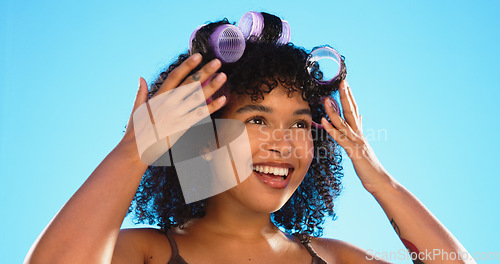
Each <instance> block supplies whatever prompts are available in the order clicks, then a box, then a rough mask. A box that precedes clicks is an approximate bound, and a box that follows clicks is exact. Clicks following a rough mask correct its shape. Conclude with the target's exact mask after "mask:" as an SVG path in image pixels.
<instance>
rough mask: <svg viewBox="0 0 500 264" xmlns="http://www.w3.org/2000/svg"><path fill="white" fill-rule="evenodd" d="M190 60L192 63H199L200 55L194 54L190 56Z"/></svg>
mask: <svg viewBox="0 0 500 264" xmlns="http://www.w3.org/2000/svg"><path fill="white" fill-rule="evenodd" d="M191 60H193V61H194V62H199V61H201V54H200V53H195V54H193V55H192V56H191Z"/></svg>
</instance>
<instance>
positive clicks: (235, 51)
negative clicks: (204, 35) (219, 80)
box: [210, 24, 246, 63]
mask: <svg viewBox="0 0 500 264" xmlns="http://www.w3.org/2000/svg"><path fill="white" fill-rule="evenodd" d="M210 45H211V46H212V48H213V49H214V53H215V56H217V58H219V59H220V60H221V61H222V62H224V63H233V62H236V61H238V60H239V59H240V58H241V56H243V52H244V51H245V47H246V43H245V37H244V36H243V33H242V32H241V30H240V29H239V28H238V27H237V26H234V25H231V24H225V25H220V26H219V27H217V29H216V30H215V31H214V33H212V35H210Z"/></svg>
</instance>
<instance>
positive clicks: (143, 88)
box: [132, 77, 149, 113]
mask: <svg viewBox="0 0 500 264" xmlns="http://www.w3.org/2000/svg"><path fill="white" fill-rule="evenodd" d="M148 94H149V90H148V83H147V82H146V80H144V78H142V77H139V89H138V90H137V96H136V97H135V103H134V109H133V110H132V113H134V112H135V109H137V108H138V107H139V106H141V105H142V104H143V103H145V102H147V101H148Z"/></svg>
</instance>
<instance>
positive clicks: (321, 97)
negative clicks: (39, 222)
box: [26, 13, 474, 263]
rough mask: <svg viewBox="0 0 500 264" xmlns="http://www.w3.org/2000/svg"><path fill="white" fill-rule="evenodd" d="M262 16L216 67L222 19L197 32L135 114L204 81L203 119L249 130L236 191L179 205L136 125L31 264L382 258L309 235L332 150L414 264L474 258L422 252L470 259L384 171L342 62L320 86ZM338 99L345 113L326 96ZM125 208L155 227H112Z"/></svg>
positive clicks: (330, 195) (332, 179) (327, 209)
mask: <svg viewBox="0 0 500 264" xmlns="http://www.w3.org/2000/svg"><path fill="white" fill-rule="evenodd" d="M261 15H262V17H263V18H264V21H265V25H264V29H263V30H262V33H261V34H259V35H257V36H253V37H250V38H248V39H247V40H246V48H245V50H244V54H243V55H242V57H241V58H239V59H238V60H237V61H235V62H231V63H222V62H221V61H220V60H219V59H217V58H216V54H215V53H214V51H213V47H211V44H210V43H209V39H210V36H211V35H212V34H213V32H214V31H215V30H216V29H217V28H219V26H221V25H224V24H228V22H227V21H226V20H223V21H219V22H217V23H210V24H208V25H206V26H204V27H201V28H200V29H199V30H198V31H197V32H196V34H194V36H193V40H192V42H191V43H192V47H191V48H190V52H189V54H183V55H181V56H180V57H179V59H178V60H177V61H176V62H175V63H174V64H173V65H171V66H170V67H169V68H168V69H167V70H166V71H165V72H163V73H162V74H160V76H159V78H158V79H157V80H156V81H155V83H154V84H153V86H152V88H151V91H150V92H149V91H148V87H147V84H146V82H145V80H144V79H142V78H141V79H140V85H139V90H138V93H137V97H136V101H135V104H134V108H133V111H132V113H135V112H137V111H138V110H137V109H139V107H141V106H142V105H143V104H144V103H146V102H147V101H148V100H151V99H152V98H154V97H156V96H159V95H162V94H163V95H165V94H167V93H168V92H171V91H175V89H176V88H179V87H181V86H182V87H186V86H185V85H190V84H193V83H196V82H200V83H203V88H202V89H203V93H204V96H205V99H207V103H208V104H207V106H206V107H207V109H208V112H209V113H210V115H211V117H212V118H214V119H232V120H238V121H241V122H242V123H243V124H244V126H245V130H246V133H247V134H248V140H249V146H250V152H251V160H252V165H253V166H252V169H253V172H252V173H251V175H250V176H248V178H246V180H244V181H242V182H241V183H239V184H238V185H236V186H235V187H234V188H231V189H229V190H227V191H224V192H221V193H219V194H217V195H214V196H211V197H209V198H207V199H203V200H200V201H196V202H193V203H189V204H185V201H184V199H185V198H186V197H185V196H183V193H182V191H181V187H180V185H179V180H180V179H179V177H178V175H177V171H176V170H175V169H173V168H172V167H158V166H148V165H146V164H144V163H143V161H141V155H140V153H139V152H140V151H139V149H138V145H137V142H138V139H137V138H136V134H138V133H136V132H135V131H134V122H133V117H132V116H131V119H130V121H129V125H128V126H127V130H126V132H125V135H124V137H123V139H122V140H121V141H120V143H119V144H118V145H117V146H116V147H115V148H114V149H113V150H112V151H111V153H110V154H109V155H108V156H107V157H106V158H105V159H104V160H103V162H102V163H101V164H100V165H99V166H98V167H97V168H96V170H95V171H94V172H93V173H92V174H91V175H90V177H89V178H88V180H87V181H86V182H85V183H84V184H83V186H82V187H81V188H80V189H79V190H78V191H77V192H76V193H75V195H74V196H73V197H72V198H71V199H70V200H69V201H68V203H67V204H66V205H65V206H64V207H63V208H62V209H61V211H60V212H59V213H58V214H57V215H56V217H55V218H54V219H53V221H52V222H51V223H50V224H49V225H48V226H47V228H46V229H45V230H44V231H43V232H42V234H41V235H40V237H39V239H38V240H37V241H36V242H35V243H34V245H33V247H32V249H31V250H30V252H29V254H28V256H27V258H26V262H27V263H48V262H50V263H250V262H253V263H387V262H386V261H384V260H379V259H375V258H374V257H373V256H370V255H369V254H367V253H366V252H365V251H363V250H362V249H360V248H357V247H356V246H353V245H351V244H348V243H345V242H342V241H339V240H335V239H324V238H319V237H311V235H321V231H322V229H321V224H322V222H323V219H324V216H325V215H326V214H328V215H334V212H333V199H334V198H335V197H336V196H337V195H338V194H339V192H340V188H341V187H340V177H341V176H342V167H341V166H340V154H339V153H340V152H339V146H341V147H342V148H344V149H345V151H346V153H347V155H348V156H349V158H350V159H351V160H352V162H353V165H354V168H355V170H356V173H357V175H358V177H359V178H360V180H361V182H362V184H363V186H364V188H365V189H366V190H367V191H368V192H370V193H371V194H372V195H373V196H374V197H375V199H376V200H377V201H378V202H379V204H380V205H381V206H382V208H383V210H384V212H385V213H386V214H387V216H388V218H389V219H390V223H391V224H392V226H393V227H394V229H395V231H396V232H397V233H398V235H399V236H400V238H401V240H402V241H403V243H404V244H405V246H406V247H407V248H408V249H409V250H410V251H412V252H414V253H417V255H416V256H418V257H419V259H416V260H415V263H422V261H423V262H425V263H474V261H473V260H472V259H471V258H470V257H469V259H468V260H456V259H455V260H447V259H443V255H438V256H433V258H429V257H428V256H429V255H426V254H418V253H423V252H433V250H435V249H439V250H441V252H447V253H451V252H455V253H456V254H459V255H460V256H462V257H463V256H466V255H464V254H466V251H465V249H464V248H463V247H462V246H461V245H460V243H459V242H458V241H457V240H456V239H455V238H454V237H453V236H452V235H451V234H450V233H449V232H448V231H447V230H446V228H445V227H444V226H443V225H442V224H441V223H440V222H439V221H438V220H437V219H436V218H434V216H433V215H432V214H431V213H430V212H429V211H428V210H427V209H426V208H425V207H424V206H423V205H422V204H421V203H420V202H419V201H418V200H417V199H416V198H415V197H414V196H413V195H412V194H411V193H409V192H408V191H407V190H406V189H405V188H404V187H403V186H401V185H400V184H399V183H398V182H397V181H396V180H395V179H394V178H393V177H391V176H390V174H389V173H388V172H387V171H386V170H385V169H384V168H383V167H382V165H381V164H380V163H379V162H378V160H377V158H376V156H375V154H374V153H373V151H372V150H371V148H370V147H369V145H368V144H367V142H366V139H365V138H364V137H363V134H362V127H361V116H360V115H359V112H358V108H357V106H356V103H355V101H354V97H353V95H352V92H351V89H350V87H349V85H348V84H347V82H346V81H345V80H343V79H344V78H345V74H346V72H345V66H344V65H343V62H342V63H341V64H342V68H341V74H340V75H339V76H338V77H337V79H336V81H334V82H333V83H329V84H321V83H320V82H317V81H315V80H314V78H313V77H315V78H319V79H321V76H322V72H321V71H319V70H318V69H317V67H315V66H313V67H312V70H311V74H309V73H308V72H307V70H306V66H311V65H308V64H307V57H308V56H307V55H308V54H307V53H306V52H305V51H304V50H303V49H301V48H298V47H295V46H294V45H292V44H286V43H280V41H281V38H280V36H282V35H283V32H284V30H283V29H284V23H282V21H281V20H280V19H279V18H277V17H275V16H273V15H270V14H266V13H262V14H261ZM212 46H213V45H212ZM311 76H312V77H311ZM336 91H338V92H339V95H340V102H341V105H342V109H343V110H342V112H343V116H344V118H342V117H341V115H339V114H340V113H338V112H337V109H336V108H335V105H336V104H335V102H333V101H332V100H331V99H330V98H328V97H325V96H327V95H329V94H331V93H332V92H336ZM322 105H324V108H323V106H322ZM190 113H191V112H190ZM326 115H328V117H329V119H330V120H329V121H328V120H327V119H325V118H322V117H325V116H326ZM313 120H315V121H316V122H314V121H313ZM320 120H321V121H320ZM317 122H320V123H321V124H318V123H317ZM218 132H219V131H218ZM223 132H224V131H222V133H220V134H219V136H220V137H222V138H224V136H223V135H224V133H223ZM325 132H326V133H325ZM270 135H272V136H270ZM171 143H172V144H173V146H172V147H171V148H174V147H175V144H174V142H171ZM169 146H170V145H169ZM211 150H213V147H212V148H211ZM205 153H210V152H205ZM201 154H203V153H201ZM204 158H205V159H207V160H210V158H209V157H207V156H204ZM275 171H279V173H274V174H275V175H271V173H270V172H275ZM197 176H198V175H193V177H197ZM131 202H132V206H131V207H130V209H132V210H134V211H135V212H136V215H137V216H138V219H139V220H140V221H145V222H150V223H158V224H159V226H160V227H161V229H160V230H158V229H128V230H120V225H121V223H122V221H123V219H124V217H125V216H126V214H127V211H128V209H129V206H130V204H131ZM278 226H279V227H282V228H283V229H284V230H285V231H286V232H287V233H285V232H283V231H281V230H280V229H279V228H278ZM291 233H295V234H296V236H293V235H290V234H291ZM412 256H415V255H412ZM466 261H469V262H466Z"/></svg>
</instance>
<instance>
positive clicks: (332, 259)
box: [311, 237, 390, 264]
mask: <svg viewBox="0 0 500 264" xmlns="http://www.w3.org/2000/svg"><path fill="white" fill-rule="evenodd" d="M311 246H312V247H313V248H314V250H315V251H316V253H318V255H319V256H321V257H322V258H323V259H325V261H326V262H328V263H356V264H358V263H371V264H373V263H390V262H386V261H383V260H378V259H375V257H374V256H373V255H370V254H369V253H368V252H366V251H365V250H364V249H362V248H360V247H358V246H355V245H353V244H351V243H348V242H345V241H342V240H338V239H331V238H320V237H314V238H311Z"/></svg>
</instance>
